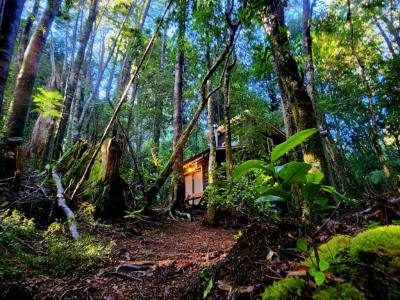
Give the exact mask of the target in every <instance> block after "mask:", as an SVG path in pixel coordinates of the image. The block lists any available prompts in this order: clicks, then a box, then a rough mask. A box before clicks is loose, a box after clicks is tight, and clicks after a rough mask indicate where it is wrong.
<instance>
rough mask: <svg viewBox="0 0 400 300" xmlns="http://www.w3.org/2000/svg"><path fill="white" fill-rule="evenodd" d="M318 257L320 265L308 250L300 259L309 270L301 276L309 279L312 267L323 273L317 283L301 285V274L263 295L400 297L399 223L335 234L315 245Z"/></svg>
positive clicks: (335, 297) (289, 296) (315, 297)
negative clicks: (359, 231) (351, 233)
mask: <svg viewBox="0 0 400 300" xmlns="http://www.w3.org/2000/svg"><path fill="white" fill-rule="evenodd" d="M318 259H319V266H318V264H317V259H316V257H315V254H314V251H312V250H311V252H310V255H309V257H308V258H307V259H306V260H304V261H303V263H301V267H303V268H304V267H306V268H307V270H308V272H307V275H306V276H305V277H303V278H304V279H309V280H311V282H312V277H313V274H312V272H311V271H312V270H314V272H315V271H317V272H320V273H324V276H323V278H324V280H322V282H317V281H316V282H315V283H316V284H317V287H316V286H315V284H311V285H306V284H303V285H302V284H301V282H305V281H304V280H303V278H297V277H296V278H288V279H284V280H281V281H278V282H275V283H274V284H273V285H271V286H268V287H267V288H266V289H265V291H264V293H263V299H292V298H291V297H294V298H295V297H302V296H304V294H307V295H309V294H311V295H313V296H312V298H313V299H355V300H358V299H376V298H377V297H378V298H380V299H399V298H400V284H399V277H400V271H399V270H400V226H399V225H389V226H379V227H375V228H372V229H368V230H365V231H364V232H361V233H359V234H358V235H356V236H355V237H353V238H352V237H350V236H345V235H337V236H335V237H333V238H332V239H331V240H329V241H328V242H326V243H325V244H322V245H321V246H320V247H319V248H318ZM321 262H324V265H325V266H326V267H325V268H324V269H321ZM316 269H317V270H316ZM325 278H326V279H325ZM314 280H315V276H314ZM309 282H310V281H309ZM299 289H300V290H299Z"/></svg>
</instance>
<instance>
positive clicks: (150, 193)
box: [145, 13, 241, 206]
mask: <svg viewBox="0 0 400 300" xmlns="http://www.w3.org/2000/svg"><path fill="white" fill-rule="evenodd" d="M226 19H227V23H228V25H229V29H230V30H229V38H228V40H227V42H226V45H225V48H224V50H223V51H222V52H221V53H220V54H219V55H218V57H217V58H216V59H215V61H214V62H213V64H212V66H211V67H210V68H209V69H208V70H207V72H206V74H205V75H204V77H203V79H202V81H201V86H200V104H199V106H198V107H197V110H196V111H195V113H194V115H193V117H192V119H191V121H190V122H189V124H188V126H187V127H186V129H185V130H184V131H183V133H182V135H181V137H180V138H179V140H178V142H177V144H176V147H175V149H174V151H173V152H172V154H171V156H170V158H169V160H168V162H167V164H166V165H165V167H164V168H163V170H162V171H161V173H160V175H159V176H158V178H157V179H156V181H155V182H154V184H153V185H152V186H151V187H150V188H149V189H148V190H147V191H146V194H145V200H146V203H147V206H150V205H151V203H152V201H153V200H154V198H155V197H156V195H157V193H158V192H159V191H160V189H161V187H162V186H163V185H164V183H165V181H166V180H167V179H168V177H169V175H171V172H172V169H173V165H174V163H175V160H176V159H177V157H178V155H179V151H181V149H183V147H184V146H185V144H186V142H187V140H188V138H189V136H190V134H191V132H192V130H193V128H194V126H195V125H196V123H197V122H198V120H199V118H200V114H201V113H202V112H203V110H204V108H205V107H206V105H207V103H208V98H209V97H210V96H212V95H213V94H214V93H215V92H216V91H218V90H219V88H220V86H219V87H217V88H215V89H213V90H212V91H211V92H209V93H207V81H208V80H209V79H210V78H211V77H212V76H213V75H214V73H215V72H216V70H217V68H218V67H219V66H220V65H221V64H222V62H223V61H224V60H225V59H226V58H227V56H228V54H229V51H230V50H231V48H232V47H233V46H234V43H235V37H236V33H237V31H238V29H239V27H240V25H241V22H237V23H233V22H232V20H231V18H230V14H229V13H226Z"/></svg>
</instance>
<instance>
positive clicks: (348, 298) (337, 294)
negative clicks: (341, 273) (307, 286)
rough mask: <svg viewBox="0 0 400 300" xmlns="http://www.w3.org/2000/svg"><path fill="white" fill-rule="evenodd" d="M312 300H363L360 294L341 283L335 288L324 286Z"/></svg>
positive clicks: (351, 287)
mask: <svg viewBox="0 0 400 300" xmlns="http://www.w3.org/2000/svg"><path fill="white" fill-rule="evenodd" d="M313 299H314V300H364V299H366V298H365V296H364V294H363V293H361V292H360V291H359V290H358V289H356V288H355V287H354V286H353V285H352V284H350V283H342V284H338V285H336V286H325V287H323V288H321V290H320V291H319V292H317V293H315V294H314V295H313Z"/></svg>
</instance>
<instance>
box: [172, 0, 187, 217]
mask: <svg viewBox="0 0 400 300" xmlns="http://www.w3.org/2000/svg"><path fill="white" fill-rule="evenodd" d="M177 5H178V41H177V45H178V46H177V47H178V53H177V58H176V60H177V61H176V64H175V84H174V99H173V107H174V113H173V121H172V126H173V128H174V134H173V143H172V144H173V146H172V151H176V160H175V163H174V167H173V179H172V195H171V199H170V203H169V208H170V210H171V211H174V210H176V209H178V210H179V209H182V208H184V197H185V193H184V178H183V148H180V149H178V148H177V144H178V141H179V139H180V137H181V135H182V130H183V97H182V94H183V72H184V66H185V52H184V44H185V31H186V10H187V1H186V0H180V1H178V2H177Z"/></svg>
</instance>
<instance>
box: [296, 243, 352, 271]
mask: <svg viewBox="0 0 400 300" xmlns="http://www.w3.org/2000/svg"><path fill="white" fill-rule="evenodd" d="M350 242H351V237H350V236H347V235H337V236H334V237H333V238H332V239H330V240H329V241H328V242H326V243H325V244H322V245H321V246H319V248H318V255H319V258H320V259H322V260H325V261H327V262H329V263H330V264H332V263H335V262H336V263H337V262H340V261H342V260H343V258H344V255H345V252H347V250H348V249H349V247H350ZM302 264H303V265H305V266H307V267H310V268H311V267H314V266H316V265H317V263H316V259H315V255H314V253H312V254H311V255H310V257H309V258H307V259H306V260H305V261H304V263H302Z"/></svg>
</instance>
